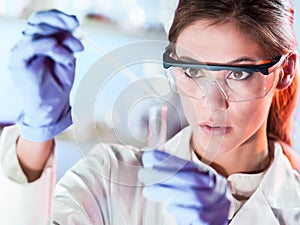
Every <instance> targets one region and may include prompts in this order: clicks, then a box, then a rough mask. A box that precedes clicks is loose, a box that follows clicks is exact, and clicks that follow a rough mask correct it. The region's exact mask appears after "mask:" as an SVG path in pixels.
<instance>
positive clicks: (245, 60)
mask: <svg viewBox="0 0 300 225" xmlns="http://www.w3.org/2000/svg"><path fill="white" fill-rule="evenodd" d="M178 59H179V60H181V61H184V62H193V63H216V62H204V61H199V60H196V59H193V58H191V57H189V56H180V57H178ZM243 62H251V63H256V62H258V61H257V60H255V59H253V58H250V57H247V56H243V57H240V58H238V59H235V60H233V61H230V62H227V63H218V64H238V63H243Z"/></svg>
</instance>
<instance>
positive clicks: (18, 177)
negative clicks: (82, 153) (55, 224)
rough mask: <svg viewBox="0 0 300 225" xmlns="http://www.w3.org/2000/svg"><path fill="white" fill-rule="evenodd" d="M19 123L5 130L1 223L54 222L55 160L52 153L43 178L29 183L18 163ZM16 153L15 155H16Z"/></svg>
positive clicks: (0, 159) (0, 157) (0, 151)
mask: <svg viewBox="0 0 300 225" xmlns="http://www.w3.org/2000/svg"><path fill="white" fill-rule="evenodd" d="M18 136H19V130H18V127H17V126H11V127H7V128H5V129H4V130H3V132H2V135H1V140H0V224H7V225H32V224H35V225H49V224H52V207H53V197H52V196H53V190H54V186H55V178H56V177H55V176H56V174H55V163H54V160H53V156H51V157H50V158H49V160H48V162H47V163H46V166H45V168H44V171H43V173H42V175H41V177H40V178H39V179H38V180H36V181H34V182H31V183H28V182H27V180H26V177H25V175H24V174H23V172H22V169H21V167H20V165H19V164H18V160H17V156H16V154H15V153H16V145H15V143H16V140H17V138H18ZM13 155H14V156H15V157H13Z"/></svg>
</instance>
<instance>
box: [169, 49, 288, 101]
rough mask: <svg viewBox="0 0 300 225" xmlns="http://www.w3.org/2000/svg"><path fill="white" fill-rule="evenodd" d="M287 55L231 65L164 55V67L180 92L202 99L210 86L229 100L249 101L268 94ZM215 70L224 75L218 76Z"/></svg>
mask: <svg viewBox="0 0 300 225" xmlns="http://www.w3.org/2000/svg"><path fill="white" fill-rule="evenodd" d="M285 58H286V55H282V56H278V57H275V58H274V59H271V60H264V61H260V62H257V63H255V64H237V65H228V64H220V63H203V62H186V61H182V60H178V59H175V57H174V58H173V57H171V51H170V50H167V51H165V52H164V54H163V67H164V68H165V69H166V70H167V77H168V80H169V82H170V86H171V88H172V89H173V90H174V91H175V92H177V93H178V94H181V95H186V96H189V97H192V98H197V99H202V98H203V97H205V96H206V93H207V91H208V90H209V89H210V88H211V85H212V84H214V86H217V87H218V89H219V93H222V95H223V97H224V98H225V99H227V100H228V101H233V102H241V101H249V100H253V99H257V98H263V97H264V96H266V95H267V94H268V93H269V92H270V90H271V88H272V87H273V85H274V82H275V75H274V73H273V72H274V71H275V70H276V69H277V68H279V67H280V66H281V65H282V64H283V62H284V61H285ZM214 71H220V72H217V73H218V74H219V73H221V74H223V76H221V77H218V78H216V76H215V73H216V72H214Z"/></svg>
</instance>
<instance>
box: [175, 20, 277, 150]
mask: <svg viewBox="0 0 300 225" xmlns="http://www.w3.org/2000/svg"><path fill="white" fill-rule="evenodd" d="M176 45H177V46H180V48H179V47H176V55H177V56H178V57H179V58H181V59H186V58H193V59H195V60H197V61H202V62H214V63H222V64H231V65H232V64H254V63H255V62H259V61H262V60H266V59H268V58H266V54H265V52H264V51H263V50H262V48H261V47H260V46H259V45H258V44H257V43H256V42H254V41H253V40H251V39H250V38H247V37H246V35H243V34H241V33H240V32H238V31H237V30H236V29H235V27H234V26H233V25H232V24H230V23H226V24H221V25H209V24H208V23H207V21H206V22H205V21H199V22H197V23H195V24H193V25H190V26H189V27H187V28H186V29H184V30H183V31H182V32H181V34H180V35H179V37H178V39H177V42H176ZM189 53H190V54H189ZM275 73H278V70H277V71H276V72H275ZM212 74H213V76H214V80H217V81H218V80H222V79H223V81H224V74H222V72H220V71H217V72H216V71H214V72H212ZM272 76H275V78H274V79H275V81H276V79H277V77H278V74H273V75H272ZM274 86H276V85H274ZM274 89H275V88H274V87H273V88H272V89H271V91H270V92H269V94H267V95H266V96H265V97H264V98H259V99H255V100H247V101H242V102H231V101H227V100H226V99H225V97H224V95H223V94H222V90H221V89H220V88H219V87H218V83H217V82H211V83H209V84H208V86H207V87H206V88H205V90H204V91H205V96H204V98H202V99H201V100H200V99H196V98H191V97H186V96H184V95H181V100H182V106H183V109H184V112H185V115H186V118H187V120H188V122H189V124H190V125H191V127H192V131H193V142H194V145H196V150H197V151H198V154H201V155H203V154H206V153H207V151H208V152H209V151H215V152H216V151H218V152H228V151H231V150H237V149H239V148H240V147H242V146H248V147H251V148H253V146H254V145H255V146H256V148H257V146H258V145H262V144H263V143H266V121H267V116H268V111H269V107H270V104H271V101H272V97H273V95H274ZM243 91H247V90H243ZM204 149H205V150H204Z"/></svg>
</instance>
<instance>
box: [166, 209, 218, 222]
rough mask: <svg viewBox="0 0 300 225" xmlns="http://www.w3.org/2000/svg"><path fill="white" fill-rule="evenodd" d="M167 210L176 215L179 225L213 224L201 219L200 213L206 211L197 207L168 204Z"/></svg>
mask: <svg viewBox="0 0 300 225" xmlns="http://www.w3.org/2000/svg"><path fill="white" fill-rule="evenodd" d="M167 211H168V212H169V213H171V214H172V215H173V216H174V217H175V220H176V224H177V225H187V224H188V225H212V224H211V223H207V222H206V221H203V220H201V217H200V216H199V215H200V214H201V213H204V212H203V211H201V209H198V208H196V207H185V206H182V205H176V204H168V206H167ZM214 225H215V224H214Z"/></svg>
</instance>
